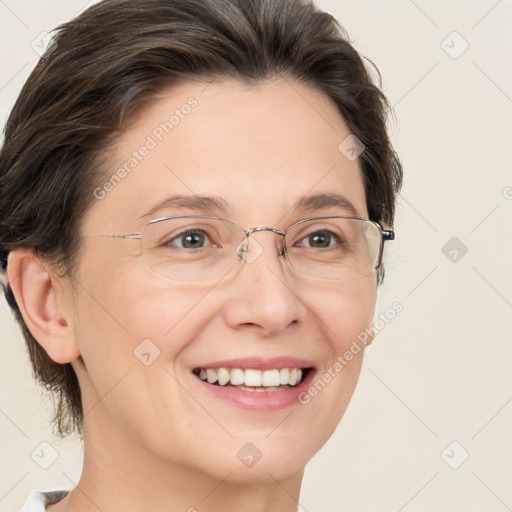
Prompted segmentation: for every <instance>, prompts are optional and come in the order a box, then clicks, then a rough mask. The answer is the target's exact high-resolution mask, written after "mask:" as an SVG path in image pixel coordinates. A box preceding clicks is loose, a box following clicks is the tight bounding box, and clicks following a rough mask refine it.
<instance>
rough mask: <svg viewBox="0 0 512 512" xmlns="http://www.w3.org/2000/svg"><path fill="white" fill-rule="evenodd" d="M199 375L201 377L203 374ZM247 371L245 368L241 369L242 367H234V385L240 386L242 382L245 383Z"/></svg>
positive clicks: (232, 373) (232, 377)
mask: <svg viewBox="0 0 512 512" xmlns="http://www.w3.org/2000/svg"><path fill="white" fill-rule="evenodd" d="M199 377H201V374H199ZM244 378H245V372H244V371H243V370H240V368H233V369H232V370H231V384H232V385H233V386H239V385H240V384H243V383H244V382H245V380H244Z"/></svg>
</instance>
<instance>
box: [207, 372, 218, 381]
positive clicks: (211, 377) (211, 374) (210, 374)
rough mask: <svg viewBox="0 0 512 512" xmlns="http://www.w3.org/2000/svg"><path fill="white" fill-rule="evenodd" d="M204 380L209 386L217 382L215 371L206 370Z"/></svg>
mask: <svg viewBox="0 0 512 512" xmlns="http://www.w3.org/2000/svg"><path fill="white" fill-rule="evenodd" d="M206 379H207V380H208V382H209V383H210V384H213V383H214V382H217V370H210V369H208V370H206Z"/></svg>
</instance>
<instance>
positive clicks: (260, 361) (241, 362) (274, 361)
mask: <svg viewBox="0 0 512 512" xmlns="http://www.w3.org/2000/svg"><path fill="white" fill-rule="evenodd" d="M313 366H314V364H313V362H312V361H308V360H307V359H300V358H297V357H288V356H279V357H258V356H253V357H243V358H237V359H224V360H223V361H213V362H208V363H204V364H201V365H198V366H196V368H212V369H213V368H245V369H247V368H250V369H254V370H274V369H278V370H281V369H282V368H311V367H313Z"/></svg>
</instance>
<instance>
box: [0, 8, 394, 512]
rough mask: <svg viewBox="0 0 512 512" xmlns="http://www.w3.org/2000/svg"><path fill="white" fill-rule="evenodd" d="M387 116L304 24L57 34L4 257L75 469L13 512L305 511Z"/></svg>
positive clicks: (312, 25) (373, 216)
mask: <svg viewBox="0 0 512 512" xmlns="http://www.w3.org/2000/svg"><path fill="white" fill-rule="evenodd" d="M386 113H387V102H386V99H385V98H384V96H383V94H382V93H381V91H380V90H379V89H378V87H377V86H376V85H375V84H374V83H373V81H372V79H371V76H370V74H369V72H368V71H367V69H366V68H365V66H364V64H363V61H362V59H361V57H360V56H359V55H358V54H357V52H356V51H355V50H354V48H353V47H352V46H351V45H350V43H349V42H348V39H347V36H346V35H345V34H344V32H343V31H342V29H341V28H340V27H339V25H338V24H337V23H336V22H335V20H334V19H333V18H332V17H331V16H330V15H328V14H326V13H323V12H321V11H318V10H317V9H316V8H315V7H314V6H313V5H312V4H310V3H309V2H308V1H306V0H206V1H205V0H172V1H170V0H167V1H164V0H150V1H147V2H144V3H143V4H141V3H139V2H137V1H135V0H105V1H103V2H101V3H99V4H97V5H95V6H93V7H92V8H90V9H89V10H87V11H86V12H84V13H83V14H81V15H80V16H79V17H78V18H76V19H75V20H73V21H71V22H70V23H68V24H65V25H64V26H62V27H61V28H60V29H59V30H58V32H57V36H56V39H55V40H54V42H53V43H52V44H51V45H50V47H49V49H48V51H47V54H46V55H44V57H43V58H42V59H41V61H40V62H39V64H38V66H37V67H36V69H35V71H34V72H33V73H32V75H31V76H30V78H29V80H28V81H27V83H26V85H25V86H24V88H23V90H22V92H21V94H20V97H19V98H18V100H17V102H16V105H15V107H14V109H13V111H12V113H11V115H10V117H9V120H8V123H7V127H6V132H5V143H4V145H3V148H2V150H1V153H0V173H1V179H2V184H3V187H2V194H1V197H0V218H1V219H2V220H1V229H0V251H1V257H2V261H3V267H4V271H5V274H6V283H7V284H6V287H5V290H6V296H7V299H8V301H9V303H10V305H11V306H12V307H13V309H14V310H15V312H16V314H17V318H18V321H19V323H20V325H21V328H22V330H23V333H24V337H25V339H26V341H27V344H28V347H29V352H30V356H31V360H32V364H33V367H34V370H35V375H36V377H37V379H38V380H39V381H40V382H41V383H42V384H43V385H44V386H46V387H47V388H48V389H50V390H51V391H52V392H53V393H54V396H55V397H56V404H57V407H56V418H55V424H56V427H57V430H58V432H59V433H60V434H61V435H65V434H66V433H70V432H72V431H76V432H79V433H81V434H83V439H84V468H83V473H82V476H81V479H80V482H79V483H78V485H77V486H76V488H75V489H73V490H71V491H70V492H67V491H62V492H57V493H46V494H45V493H34V494H33V495H32V496H31V497H30V498H29V501H28V502H27V504H26V506H25V510H31V511H32V510H45V509H46V510H49V511H52V512H58V511H63V510H67V511H70V512H73V511H81V512H84V511H89V510H98V509H99V510H102V511H103V512H107V511H110V510H116V511H117V510H152V511H159V510H165V511H178V510H179V511H181V510H189V511H194V510H197V511H200V512H203V511H214V510H241V509H243V510H246V511H255V512H256V511H270V510H279V511H284V512H286V511H290V512H291V511H296V510H297V508H298V507H299V504H298V503H299V493H300V486H301V481H302V477H303V473H304V467H305V465H306V463H307V462H308V461H309V460H310V459H311V457H312V456H313V455H314V454H315V453H316V452H317V451H318V450H319V449H320V447H321V446H322V445H323V444H324V443H325V442H326V441H327V439H328V438H329V436H330V435H331V434H332V432H333V431H334V429H335V428H336V426H337V424H338V423H339V421H340V419H341V417H342V415H343V413H344V412H345V410H346V408H347V406H348V403H349V401H350V398H351V395H352V393H353V390H354V388H355V385H356V382H357V379H358V376H359V372H360V368H361V364H362V359H363V354H364V348H365V346H366V345H368V344H369V343H370V342H371V338H370V339H368V340H365V341H364V343H363V342H360V343H359V345H357V343H356V344H354V341H355V340H358V339H359V340H361V339H362V338H361V336H360V333H362V332H368V327H369V326H371V324H372V320H373V316H374V310H375V301H376V291H377V287H378V285H379V284H380V282H381V281H382V278H383V266H382V252H383V248H384V242H385V241H386V240H390V239H393V236H394V235H393V232H392V231H391V230H390V228H391V227H392V225H393V217H394V204H395V197H396V194H397V193H398V190H399V188H400V183H401V174H402V171H401V165H400V162H399V160H398V158H397V157H396V155H395V153H394V151H393V148H392V147H391V144H390V141H389V138H388V135H387V132H386V125H385V121H386ZM365 330H366V331H365ZM370 332H371V331H370ZM358 336H359V338H358ZM356 347H357V348H356ZM349 353H350V354H352V355H351V356H350V357H345V356H347V354H349ZM45 507H46V508H45Z"/></svg>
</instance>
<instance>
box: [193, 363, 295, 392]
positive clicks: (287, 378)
mask: <svg viewBox="0 0 512 512" xmlns="http://www.w3.org/2000/svg"><path fill="white" fill-rule="evenodd" d="M195 373H196V375H197V376H198V377H199V378H200V379H201V380H203V381H207V382H209V383H210V384H215V383H218V385H219V386H225V385H226V384H228V383H230V384H231V385H232V386H240V388H241V389H246V388H245V386H249V387H250V388H251V391H252V390H258V391H263V390H264V389H263V388H266V390H267V391H274V390H277V389H282V388H279V386H296V385H297V384H299V383H300V382H301V380H302V370H301V369H300V368H281V369H274V370H264V371H261V370H255V369H252V368H248V369H246V370H242V369H241V368H231V369H229V368H200V369H199V371H198V372H197V371H196V372H195ZM256 388H261V389H256Z"/></svg>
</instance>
